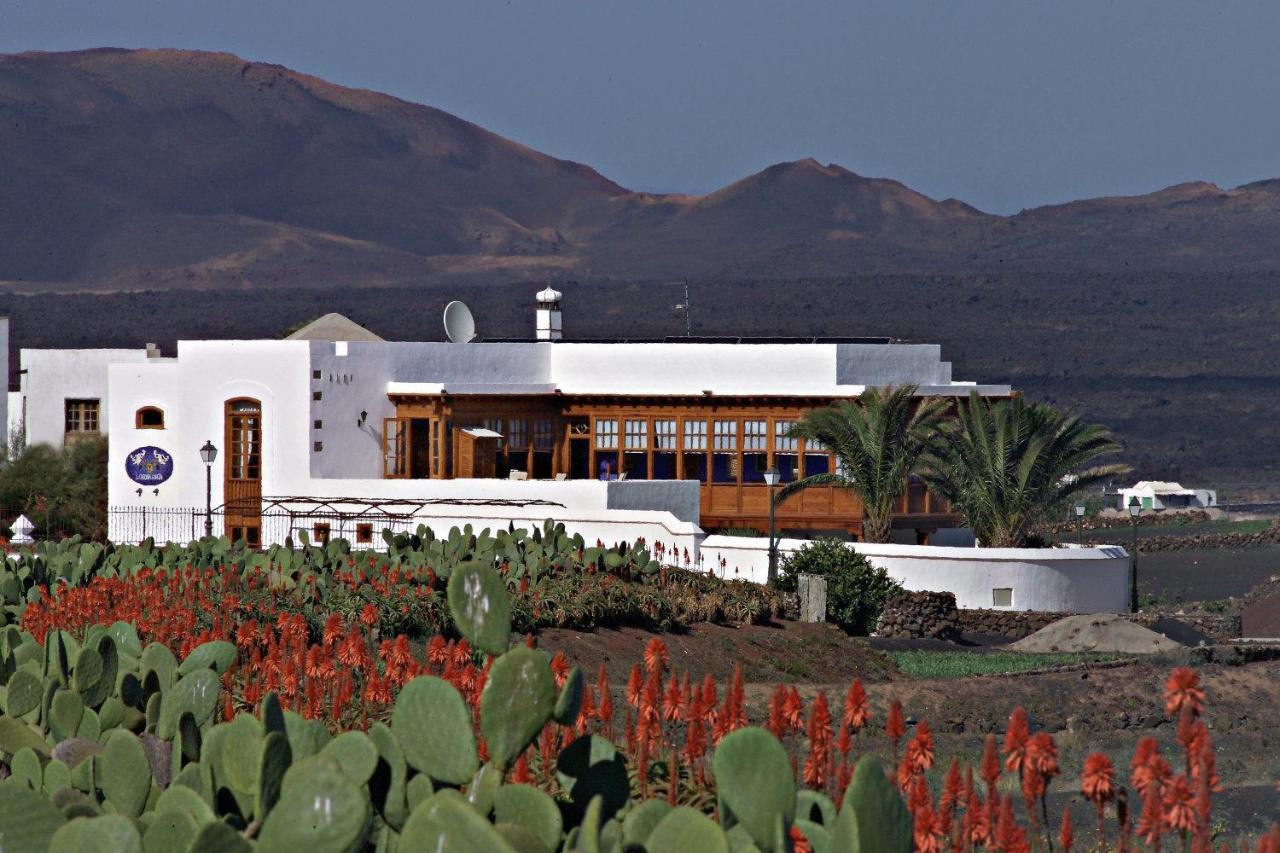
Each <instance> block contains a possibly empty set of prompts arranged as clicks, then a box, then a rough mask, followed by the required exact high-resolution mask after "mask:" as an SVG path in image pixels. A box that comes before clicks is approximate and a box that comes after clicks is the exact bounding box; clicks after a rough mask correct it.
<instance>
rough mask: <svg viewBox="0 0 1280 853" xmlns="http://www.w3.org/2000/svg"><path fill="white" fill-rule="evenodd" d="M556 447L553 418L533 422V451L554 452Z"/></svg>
mask: <svg viewBox="0 0 1280 853" xmlns="http://www.w3.org/2000/svg"><path fill="white" fill-rule="evenodd" d="M555 446H556V430H555V422H554V421H552V420H551V418H539V419H538V420H536V421H534V422H533V449H534V450H554V449H555Z"/></svg>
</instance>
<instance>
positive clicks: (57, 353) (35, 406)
mask: <svg viewBox="0 0 1280 853" xmlns="http://www.w3.org/2000/svg"><path fill="white" fill-rule="evenodd" d="M18 358H19V362H20V365H21V367H22V369H23V370H24V371H25V372H24V373H22V374H21V378H20V381H19V387H20V388H21V389H22V393H23V396H24V397H25V399H26V406H25V412H26V423H25V430H26V438H27V446H33V445H36V444H48V445H52V446H53V447H61V446H62V437H63V435H64V433H65V431H66V426H67V422H66V401H67V400H68V399H85V400H98V401H99V403H100V407H99V410H98V417H99V419H100V420H99V426H98V428H99V429H101V430H105V429H106V428H107V423H108V414H109V412H110V409H111V407H110V405H109V403H108V400H109V397H108V394H107V387H108V379H107V375H108V370H109V367H110V366H111V365H113V364H121V363H140V362H146V361H147V351H146V350H145V349H136V350H133V349H24V350H20V351H19V353H18ZM129 425H130V426H131V427H132V425H133V411H132V410H130V412H129Z"/></svg>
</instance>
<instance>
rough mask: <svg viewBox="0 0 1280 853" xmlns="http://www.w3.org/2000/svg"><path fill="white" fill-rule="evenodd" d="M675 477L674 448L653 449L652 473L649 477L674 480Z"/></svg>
mask: <svg viewBox="0 0 1280 853" xmlns="http://www.w3.org/2000/svg"><path fill="white" fill-rule="evenodd" d="M675 478H676V453H675V451H674V450H655V451H653V473H652V475H650V479H654V480H674V479H675Z"/></svg>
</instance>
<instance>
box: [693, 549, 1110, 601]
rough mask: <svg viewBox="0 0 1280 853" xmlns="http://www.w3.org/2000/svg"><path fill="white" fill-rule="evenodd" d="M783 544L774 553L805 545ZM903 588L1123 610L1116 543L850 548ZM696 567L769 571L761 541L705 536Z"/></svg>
mask: <svg viewBox="0 0 1280 853" xmlns="http://www.w3.org/2000/svg"><path fill="white" fill-rule="evenodd" d="M806 541H807V540H804V539H783V540H781V541H780V542H779V546H778V549H779V555H780V556H779V559H781V555H783V554H788V553H790V552H792V551H795V550H797V549H799V548H800V547H802V546H803V545H804V544H806ZM850 547H852V548H854V549H855V550H857V552H858V553H860V554H863V555H864V556H866V558H867V559H868V560H869V561H870V562H871V563H872V564H873V565H876V566H879V567H880V568H883V569H884V570H885V571H887V572H888V573H889V575H890V576H891V577H892V578H893V579H894V580H896V581H898V582H899V583H901V584H902V585H903V586H904V587H906V588H907V589H908V590H912V591H920V590H932V591H936V592H953V593H955V596H956V604H957V605H958V606H959V607H961V608H965V609H974V608H990V607H993V606H994V597H993V591H994V590H997V589H1002V590H1003V589H1008V590H1012V604H1011V605H1010V606H1008V607H1005V608H1001V609H1007V610H1042V611H1051V612H1059V613H1067V612H1071V613H1098V612H1109V613H1116V612H1121V611H1124V610H1126V609H1128V605H1129V555H1128V553H1127V552H1126V551H1125V549H1124V548H1121V547H1120V546H1118V545H1100V546H1098V547H1094V548H1074V547H1068V548H940V547H934V546H929V545H872V544H868V543H863V542H855V543H851V545H850ZM700 558H701V561H702V567H703V569H704V570H706V571H711V572H714V573H715V574H717V575H723V576H725V577H730V578H734V577H738V578H742V579H745V580H752V581H756V582H758V583H763V582H764V581H765V579H766V577H767V575H768V570H769V541H768V539H766V538H764V537H756V538H747V537H737V536H708V537H707V538H706V539H704V540H703V542H702V546H701V548H700Z"/></svg>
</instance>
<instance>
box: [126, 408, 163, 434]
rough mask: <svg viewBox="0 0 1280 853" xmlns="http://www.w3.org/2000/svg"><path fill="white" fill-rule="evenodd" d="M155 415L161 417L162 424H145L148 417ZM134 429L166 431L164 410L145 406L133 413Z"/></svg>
mask: <svg viewBox="0 0 1280 853" xmlns="http://www.w3.org/2000/svg"><path fill="white" fill-rule="evenodd" d="M151 413H155V414H157V415H159V416H160V423H158V424H149V423H145V422H144V419H145V418H146V416H147V415H149V414H151ZM133 426H134V429H164V409H162V408H160V407H159V406H143V407H142V408H140V409H138V410H137V411H136V412H134V413H133Z"/></svg>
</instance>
